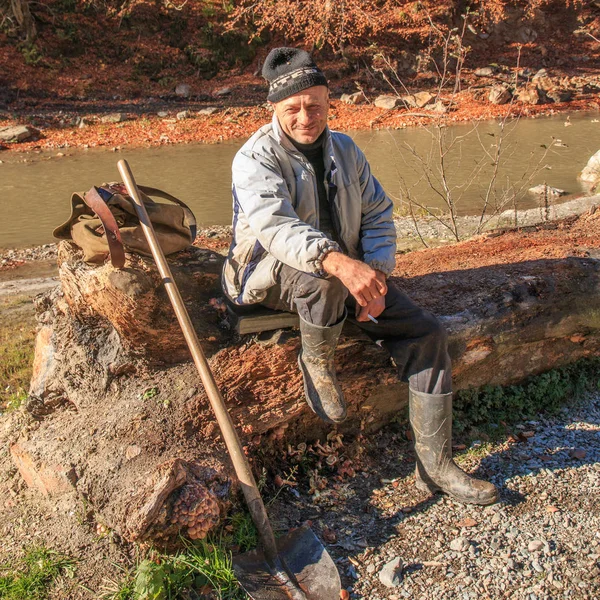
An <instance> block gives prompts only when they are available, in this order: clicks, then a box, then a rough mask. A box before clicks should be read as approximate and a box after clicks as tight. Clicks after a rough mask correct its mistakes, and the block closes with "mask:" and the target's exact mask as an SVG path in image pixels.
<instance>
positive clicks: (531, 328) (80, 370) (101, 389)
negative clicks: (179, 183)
mask: <svg viewBox="0 0 600 600" xmlns="http://www.w3.org/2000/svg"><path fill="white" fill-rule="evenodd" d="M599 222H600V218H598V216H597V215H595V214H594V215H587V216H585V217H582V218H580V219H578V220H575V221H572V222H565V223H562V224H559V225H556V224H555V225H552V226H546V227H544V228H537V229H535V230H533V229H531V230H529V231H527V232H509V233H505V234H502V235H487V236H480V237H478V238H476V239H474V240H471V241H469V242H464V243H461V244H457V245H455V246H451V247H446V248H438V249H433V250H431V249H428V250H424V251H420V252H413V253H411V254H408V255H404V256H400V257H399V258H398V260H397V269H396V271H395V274H394V275H395V277H394V278H393V279H394V280H395V282H396V283H397V284H399V285H400V286H401V287H403V288H404V289H406V290H407V291H408V292H409V294H410V295H411V296H412V297H413V298H414V299H415V300H416V301H417V302H418V303H420V304H421V305H423V306H425V307H427V308H429V309H431V310H432V311H433V312H434V313H436V314H437V315H439V317H440V318H441V320H442V321H443V322H444V324H445V325H446V327H447V328H448V330H449V333H450V349H451V355H452V358H453V361H454V371H453V373H454V386H455V389H461V388H466V387H468V386H480V385H482V384H486V383H490V384H511V383H515V382H518V381H519V380H522V379H523V378H524V377H526V376H528V375H531V374H534V373H539V372H542V371H546V370H548V369H551V368H553V367H556V366H558V365H562V364H567V363H570V362H574V361H575V360H577V359H579V358H581V357H584V356H588V355H591V354H596V353H597V352H598V349H599V347H600V331H599V328H600V317H599V315H600V294H598V289H599V288H600V260H599V259H600V236H599V231H600V227H599ZM170 262H171V266H172V269H173V273H174V277H175V279H176V280H177V283H178V284H179V286H180V288H181V291H182V295H183V298H184V300H185V302H186V304H187V306H188V308H189V310H190V313H191V316H192V320H193V322H194V325H195V327H196V329H197V331H198V334H199V338H200V341H201V344H202V346H203V347H204V349H205V351H206V354H207V357H208V359H209V362H210V365H211V368H212V369H213V371H214V373H215V377H216V379H217V382H218V384H219V387H220V389H221V390H222V393H223V396H224V398H225V401H226V403H227V405H228V407H229V410H230V412H231V415H232V418H233V421H234V423H235V425H236V428H237V430H238V432H239V434H240V437H241V439H242V442H243V444H244V445H245V447H246V449H247V452H248V455H249V457H250V459H251V460H252V461H256V460H258V458H257V457H258V456H260V461H261V465H264V464H267V466H268V462H269V461H271V460H272V461H276V460H279V459H280V458H281V457H286V456H288V457H289V456H291V455H293V454H297V453H298V452H305V451H306V445H305V444H306V443H311V442H313V441H314V440H316V439H322V440H324V436H325V435H327V434H330V435H329V436H328V439H329V444H328V446H325V445H322V446H314V448H316V449H317V450H318V451H319V452H323V453H324V454H328V453H332V454H335V458H336V459H337V462H335V461H333V462H334V463H335V467H334V468H336V469H338V473H339V474H340V475H341V476H348V474H351V473H352V462H351V461H352V460H353V457H352V456H351V454H350V450H349V446H348V445H347V444H348V441H349V440H352V439H353V438H355V437H356V436H357V435H358V434H360V433H368V432H369V431H373V430H375V429H377V428H379V427H381V426H382V425H384V424H385V423H388V422H389V421H390V419H391V418H393V416H394V415H395V414H397V413H398V411H399V410H401V409H402V408H403V407H404V406H405V404H406V400H407V389H406V385H405V384H401V383H398V382H397V379H396V375H395V369H394V367H393V365H392V364H391V362H390V360H389V358H388V357H387V356H386V354H385V352H384V351H383V350H382V349H380V348H379V347H378V346H376V345H375V344H373V343H371V342H370V341H369V340H368V339H367V338H366V337H365V336H364V335H363V334H362V333H361V332H360V331H358V330H357V329H355V328H352V327H346V328H345V329H344V335H343V337H342V340H341V343H340V346H339V350H338V352H337V354H336V365H337V369H338V377H339V380H340V383H341V386H342V388H343V390H344V393H345V396H346V399H347V401H348V404H349V411H348V412H349V416H348V420H347V421H346V422H345V423H344V424H342V425H340V426H338V427H337V428H335V429H334V428H332V427H330V426H326V425H325V424H323V423H321V422H320V421H319V420H318V419H317V418H316V417H315V416H314V415H313V414H312V412H311V411H310V410H309V409H308V408H307V406H306V404H305V403H304V401H303V392H302V381H301V376H300V374H299V372H298V368H297V363H296V359H297V351H298V348H299V343H300V342H299V338H298V333H297V331H295V330H286V331H276V332H275V333H273V332H271V333H269V334H260V335H253V336H245V337H242V338H241V339H240V338H238V337H236V335H235V334H234V333H233V332H232V330H231V328H228V324H227V315H226V313H224V312H223V311H222V310H221V308H222V305H221V304H220V303H219V302H218V301H217V300H218V298H219V296H220V289H219V270H220V265H221V263H222V257H220V256H219V255H216V254H214V253H212V252H210V251H207V250H201V249H198V248H192V249H190V250H189V251H186V252H184V253H181V254H180V255H178V256H177V257H176V258H175V259H171V261H170ZM59 264H60V279H61V289H60V290H55V291H54V292H53V293H52V294H50V295H47V296H45V297H44V298H42V299H41V300H40V301H39V307H38V308H39V321H40V331H39V335H38V342H37V348H36V357H35V365H34V376H33V379H32V383H31V397H30V400H29V402H28V410H29V412H30V413H31V414H32V415H33V416H34V418H35V421H34V422H33V423H32V424H31V426H30V428H29V432H28V433H27V434H26V435H25V436H21V437H20V438H19V439H15V440H14V443H13V444H12V447H11V453H12V456H13V459H14V461H15V463H16V465H17V466H18V468H19V470H20V472H21V474H22V475H23V477H24V478H25V480H26V481H27V483H28V484H29V485H30V486H32V487H36V488H37V489H39V490H40V491H42V492H43V493H46V494H64V495H65V496H66V495H68V494H71V495H72V497H73V498H75V496H76V495H79V496H83V497H85V498H86V499H87V501H88V502H89V505H90V506H91V507H92V508H93V510H94V511H95V514H96V518H97V519H98V520H99V521H100V522H102V523H104V524H106V525H107V526H109V527H110V528H112V529H114V530H116V531H117V532H118V533H120V534H121V535H122V536H124V537H125V538H127V539H130V540H146V539H151V540H161V539H172V538H173V536H175V534H177V533H178V532H181V533H183V534H184V535H188V536H190V537H202V536H203V535H204V534H205V533H206V532H207V531H208V530H210V529H211V528H212V527H214V525H215V524H216V523H217V521H218V519H219V517H222V516H223V515H224V514H225V512H226V510H227V507H228V505H229V502H230V501H231V499H232V498H233V496H232V494H233V491H234V490H235V489H236V485H235V479H234V477H233V475H232V469H231V467H230V462H229V460H228V457H227V456H226V453H225V450H224V447H223V444H222V442H221V439H220V436H219V431H218V427H217V425H216V423H215V420H214V418H213V415H212V413H211V410H210V406H209V404H208V401H207V398H206V395H205V393H204V390H203V389H202V386H201V384H200V383H199V379H198V376H197V374H196V371H195V368H194V366H193V364H192V363H191V361H190V360H189V359H188V358H187V355H186V351H185V346H184V343H183V340H182V337H181V335H180V334H179V332H178V331H177V327H176V321H175V318H174V316H173V314H172V312H171V309H170V308H169V306H168V301H167V298H166V294H165V293H164V291H163V288H162V286H161V282H160V277H159V276H158V273H157V271H156V269H155V268H154V267H153V265H152V263H151V261H150V260H149V259H145V258H141V257H137V256H132V257H130V258H129V260H128V263H127V265H126V267H125V269H123V270H122V271H116V270H114V269H113V268H112V267H111V266H110V265H104V266H101V267H90V266H88V265H85V264H84V263H82V262H81V260H80V258H79V254H78V252H77V251H76V249H75V248H74V246H73V245H72V244H69V243H66V242H63V243H62V244H61V247H60V252H59ZM332 430H333V431H334V432H335V433H332ZM337 436H340V437H337ZM323 444H325V442H323ZM74 501H75V500H74Z"/></svg>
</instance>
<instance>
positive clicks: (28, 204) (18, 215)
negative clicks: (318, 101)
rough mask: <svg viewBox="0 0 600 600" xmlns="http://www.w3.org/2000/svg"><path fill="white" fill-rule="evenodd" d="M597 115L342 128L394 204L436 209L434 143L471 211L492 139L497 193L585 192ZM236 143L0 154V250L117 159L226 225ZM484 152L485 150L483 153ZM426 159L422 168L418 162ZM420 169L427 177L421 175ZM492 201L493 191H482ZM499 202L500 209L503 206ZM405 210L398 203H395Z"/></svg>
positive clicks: (527, 198) (45, 236)
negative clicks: (542, 188) (582, 179)
mask: <svg viewBox="0 0 600 600" xmlns="http://www.w3.org/2000/svg"><path fill="white" fill-rule="evenodd" d="M599 121H600V117H599V115H598V113H575V114H571V115H566V114H561V115H558V116H550V117H539V118H536V119H520V120H514V121H510V122H508V123H507V124H506V127H505V130H504V134H502V132H501V127H500V123H499V122H497V121H486V122H480V123H468V124H458V125H451V126H449V127H447V128H446V129H445V130H444V131H443V135H444V142H443V143H442V145H441V146H440V144H439V135H438V133H439V130H437V129H435V128H431V129H428V128H407V129H400V130H380V131H355V132H350V133H349V135H351V136H352V137H353V138H354V140H355V141H356V142H357V144H358V145H359V146H360V147H361V148H362V149H363V150H364V151H365V154H366V155H367V158H368V159H369V161H370V163H371V166H372V170H373V173H374V174H375V176H376V177H377V178H378V179H379V180H380V181H381V183H382V184H383V186H384V187H385V189H386V190H387V191H388V193H389V194H390V195H391V196H392V197H393V199H394V201H395V203H397V205H398V206H399V207H401V206H402V205H403V202H405V201H406V198H407V197H408V196H407V193H408V192H410V195H411V196H412V198H413V199H414V200H416V201H417V202H419V203H420V204H425V205H427V206H432V207H438V208H439V207H440V206H442V204H443V203H442V201H441V200H440V196H439V195H438V194H437V193H436V192H435V190H433V189H432V185H431V184H432V183H433V185H434V186H435V187H437V188H438V189H441V187H442V184H443V182H442V181H441V178H440V164H441V163H440V159H439V157H440V148H441V152H445V156H444V164H445V167H446V174H447V175H446V183H447V184H448V186H449V188H450V189H451V193H452V198H453V199H454V200H455V201H456V208H457V211H458V213H460V214H477V213H478V212H479V211H480V210H481V206H482V203H483V200H482V198H483V197H484V196H485V193H486V190H487V189H488V187H489V181H490V178H491V177H492V175H493V172H494V169H493V166H492V164H493V161H494V153H495V151H496V145H497V144H498V143H499V142H500V143H501V147H502V152H501V159H500V161H499V162H500V168H499V169H498V173H497V175H496V178H495V181H496V185H495V193H496V197H498V195H501V194H503V193H504V194H505V195H507V196H511V190H513V189H514V191H515V193H516V199H517V202H518V204H519V208H531V207H533V206H536V204H537V202H538V200H537V199H536V198H535V197H533V196H532V195H531V194H528V193H527V192H526V189H527V188H529V187H532V186H534V185H537V184H540V183H543V182H546V183H547V184H548V185H550V186H553V187H556V188H561V189H564V190H566V191H567V192H568V194H569V195H567V196H563V197H562V198H561V200H563V199H564V200H568V199H572V198H573V195H575V194H581V193H582V192H585V189H584V188H582V186H581V184H580V183H579V182H578V180H577V175H578V174H579V173H580V172H581V170H582V169H583V167H584V166H585V165H586V163H587V161H588V159H589V158H590V156H591V155H592V154H594V153H595V152H596V151H597V150H598V149H599V148H600V122H599ZM243 141H244V140H236V141H233V142H227V143H221V144H214V145H206V144H194V145H180V146H165V147H160V148H150V149H147V148H132V149H128V148H123V149H122V150H121V151H119V152H112V151H110V150H109V149H89V150H75V149H65V150H61V152H63V153H65V156H58V151H56V152H46V151H44V152H38V153H35V152H34V153H29V154H19V153H8V152H5V153H2V154H0V160H1V161H2V163H1V164H0V206H1V207H2V219H1V220H0V247H2V248H8V247H21V246H30V245H36V244H43V243H47V242H50V241H52V229H53V228H54V227H55V226H56V225H58V224H60V223H61V222H62V221H64V220H66V218H67V217H68V215H69V208H70V202H69V198H70V195H71V193H72V192H74V191H84V190H87V189H89V188H90V187H91V186H92V185H99V184H100V183H103V182H108V181H115V180H118V179H119V173H118V171H117V166H116V165H117V161H118V160H119V159H121V158H126V159H127V160H128V162H129V164H130V165H131V167H132V169H133V171H134V174H135V176H136V179H137V181H138V183H140V184H145V185H149V186H152V187H158V188H162V189H164V190H166V191H168V192H170V193H171V194H174V195H175V196H178V197H179V198H181V199H182V200H183V201H185V202H186V203H188V204H189V206H190V207H191V208H192V210H193V211H194V213H195V214H196V217H197V219H198V222H199V223H200V224H201V225H224V224H229V223H230V221H231V194H230V186H231V173H230V167H231V161H232V159H233V156H234V154H235V153H236V151H237V150H238V148H239V147H240V146H241V145H242V143H243ZM486 152H487V153H488V154H486ZM427 165H429V166H427ZM426 174H428V175H429V181H427V179H428V177H426ZM491 196H492V197H493V196H494V194H491ZM511 207H512V204H511V205H510V206H505V207H504V208H511ZM404 210H406V207H405V206H404ZM421 212H422V211H421Z"/></svg>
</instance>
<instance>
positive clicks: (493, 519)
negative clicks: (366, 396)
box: [284, 394, 600, 600]
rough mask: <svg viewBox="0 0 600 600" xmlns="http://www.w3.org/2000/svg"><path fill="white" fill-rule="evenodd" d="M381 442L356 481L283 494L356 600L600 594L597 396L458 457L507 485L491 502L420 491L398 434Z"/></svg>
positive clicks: (406, 446)
mask: <svg viewBox="0 0 600 600" xmlns="http://www.w3.org/2000/svg"><path fill="white" fill-rule="evenodd" d="M374 444H375V446H376V447H377V448H379V450H377V451H376V452H375V456H374V457H373V458H374V462H373V463H372V464H371V466H370V467H369V469H368V470H365V471H363V472H362V473H360V474H359V475H358V476H357V477H356V478H355V479H353V480H351V481H350V482H349V483H345V484H338V485H335V486H332V487H333V488H334V489H333V490H331V491H330V492H326V493H322V494H321V495H320V496H319V497H317V498H314V496H313V497H312V500H311V501H310V503H309V505H308V506H307V504H306V501H305V500H304V499H305V496H303V495H302V496H300V495H297V498H296V500H295V501H294V500H291V498H289V497H290V496H291V495H292V494H291V493H290V494H286V495H287V496H288V500H287V501H286V510H287V513H286V514H287V516H288V518H289V517H292V516H293V506H294V504H295V505H296V506H297V508H298V509H299V510H298V512H297V514H296V517H303V518H309V519H312V521H313V526H314V528H315V530H317V531H319V533H320V534H321V538H322V539H324V540H325V541H326V542H328V550H329V551H330V553H331V554H332V556H333V557H334V559H335V560H336V562H337V564H338V567H339V570H340V573H341V574H342V581H343V585H344V587H345V588H346V590H347V591H348V592H349V597H350V598H364V599H369V600H379V599H383V598H386V599H388V600H398V599H401V598H418V599H423V600H425V599H432V600H433V599H435V600H439V599H446V598H448V599H450V598H457V599H460V600H471V599H473V600H474V599H482V598H490V599H496V598H511V599H513V598H514V599H527V600H545V599H559V598H578V599H579V598H585V599H597V598H600V394H599V395H596V396H595V397H591V398H588V399H587V400H586V401H585V402H583V403H581V404H579V405H578V406H576V407H571V408H565V409H563V410H562V413H561V414H560V415H559V416H558V417H556V418H551V419H544V418H540V419H539V420H538V421H529V422H526V423H523V424H520V425H518V426H517V427H516V429H515V434H514V435H511V436H509V440H508V441H506V442H504V443H497V444H485V445H479V444H478V443H477V442H474V444H473V447H471V448H469V449H468V450H467V451H465V452H463V453H462V455H460V456H457V462H458V463H459V464H460V465H461V467H462V468H465V469H466V470H468V471H469V472H477V473H478V474H479V475H480V476H481V477H483V478H487V479H489V480H492V481H493V482H494V483H495V484H496V485H498V486H499V487H500V490H501V499H500V502H499V503H498V504H496V505H493V506H489V507H480V506H468V505H462V504H459V503H457V502H454V501H452V500H450V499H449V498H447V497H445V496H440V495H437V496H435V497H431V496H428V495H427V494H424V493H421V492H419V491H417V490H416V489H415V487H414V477H413V475H412V470H413V467H414V456H413V454H412V450H411V449H410V445H409V443H408V442H407V441H406V438H405V436H404V435H403V434H402V433H400V434H390V432H387V433H385V432H382V433H381V434H378V438H377V439H376V440H374ZM386 475H388V476H389V477H391V478H385V476H386ZM399 475H400V476H399ZM294 494H297V492H295V491H294ZM303 500H304V501H303ZM284 524H285V523H284ZM288 525H289V523H288ZM383 581H385V582H386V583H384V582H383Z"/></svg>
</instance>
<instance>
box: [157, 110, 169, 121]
mask: <svg viewBox="0 0 600 600" xmlns="http://www.w3.org/2000/svg"><path fill="white" fill-rule="evenodd" d="M156 116H157V117H160V118H161V119H165V118H166V117H168V116H169V113H168V112H167V111H166V110H160V111H158V112H157V113H156Z"/></svg>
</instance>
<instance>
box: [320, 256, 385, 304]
mask: <svg viewBox="0 0 600 600" xmlns="http://www.w3.org/2000/svg"><path fill="white" fill-rule="evenodd" d="M323 269H324V270H325V271H326V272H327V273H329V274H330V275H333V276H334V277H337V278H338V279H339V280H340V281H341V282H342V283H343V284H344V286H346V288H348V291H349V292H350V293H351V294H352V295H353V296H354V298H355V299H356V302H358V304H360V306H366V305H367V304H368V303H369V302H371V300H374V299H376V298H380V297H381V296H385V295H386V294H387V285H386V283H385V275H384V274H383V273H382V272H381V271H376V270H375V269H372V268H371V267H370V266H369V265H367V264H366V263H364V262H362V261H360V260H355V259H353V258H350V257H349V256H346V255H345V254H342V253H341V252H329V253H328V254H327V256H325V258H324V259H323Z"/></svg>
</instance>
